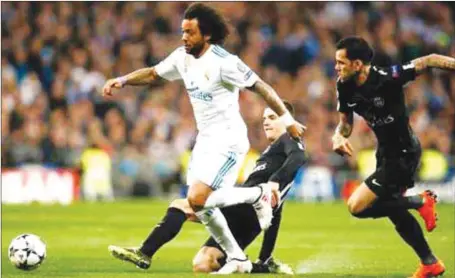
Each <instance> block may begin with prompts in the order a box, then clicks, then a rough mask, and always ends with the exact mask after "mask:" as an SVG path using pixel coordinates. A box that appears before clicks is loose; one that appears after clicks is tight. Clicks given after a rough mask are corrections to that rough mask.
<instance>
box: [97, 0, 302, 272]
mask: <svg viewBox="0 0 455 278" xmlns="http://www.w3.org/2000/svg"><path fill="white" fill-rule="evenodd" d="M182 32H183V35H182V41H183V44H184V46H183V47H179V48H177V49H176V50H175V51H174V52H172V53H171V54H170V55H169V56H168V57H167V58H165V59H164V60H163V61H162V62H160V63H159V64H157V65H155V66H153V67H149V68H143V69H139V70H136V71H134V72H132V73H130V74H127V75H125V76H122V77H118V78H115V79H110V80H108V81H107V82H106V84H105V85H104V87H103V91H102V94H103V96H105V97H107V96H112V95H113V89H118V88H122V87H123V86H125V85H132V86H135V85H146V84H150V83H152V82H153V81H155V80H157V79H159V78H163V79H165V80H169V81H173V80H179V79H181V80H182V81H183V82H184V84H185V87H186V89H187V92H188V96H189V98H190V101H191V104H192V106H193V111H194V116H195V119H196V124H197V129H198V136H197V138H196V145H195V147H194V149H193V152H192V156H191V162H190V166H189V170H188V174H187V184H188V186H189V190H188V195H187V199H188V202H189V204H190V206H191V207H192V208H193V210H194V211H195V212H196V215H197V217H198V218H199V220H200V221H201V222H202V223H203V224H204V225H205V226H206V228H207V230H208V231H209V232H210V234H211V235H212V236H213V238H214V239H215V240H216V241H217V242H218V244H219V245H220V246H221V247H222V248H223V249H224V250H225V252H226V254H227V256H228V262H227V263H226V265H225V266H224V267H223V268H222V269H220V271H219V272H220V273H225V274H227V273H233V272H250V271H251V268H252V264H251V262H250V261H249V260H248V259H247V257H246V255H245V253H244V252H243V251H242V249H241V248H240V247H239V245H238V244H237V242H236V240H235V239H234V237H233V235H232V233H231V231H230V230H229V227H228V225H227V222H226V219H225V218H224V216H223V214H222V213H221V211H220V210H219V208H220V207H225V206H231V205H235V204H240V203H251V204H253V205H254V206H255V208H256V212H257V214H258V219H259V222H260V224H261V227H262V228H263V229H266V228H268V227H269V226H270V222H271V219H272V208H271V199H272V194H274V197H275V198H277V195H278V192H272V189H271V188H270V187H268V186H266V185H265V186H264V185H261V186H260V187H259V186H258V187H253V188H237V187H233V185H234V184H235V181H236V179H237V176H238V173H239V169H240V167H241V165H242V161H243V159H244V157H245V155H246V153H247V152H248V149H249V141H248V136H247V128H246V125H245V122H244V121H243V119H242V117H241V115H240V111H239V104H238V98H239V89H243V88H247V89H249V90H251V91H253V92H256V93H258V94H260V95H261V96H262V97H263V98H264V100H265V102H266V103H267V105H268V106H269V107H270V108H271V109H272V110H274V111H275V113H277V114H278V115H279V116H280V117H281V118H282V120H283V121H284V122H285V124H286V126H287V131H288V132H289V133H290V135H291V136H293V137H295V138H298V137H300V136H301V135H302V134H303V131H304V129H305V127H304V126H302V125H301V124H299V123H298V122H296V121H295V120H294V119H293V117H292V116H291V114H290V113H289V111H287V109H286V107H285V105H284V103H283V102H282V101H281V99H280V98H279V96H278V95H277V93H276V92H275V91H274V90H273V88H271V87H270V86H269V85H268V84H266V83H265V82H264V81H262V80H261V79H260V78H259V77H258V76H257V75H256V74H255V73H254V72H253V71H252V70H251V69H250V68H249V67H248V66H247V65H245V64H244V63H243V62H242V61H241V60H240V59H239V58H238V57H237V56H235V55H232V54H230V53H228V52H227V51H226V50H224V49H223V48H222V47H221V46H220V44H222V43H223V41H224V39H225V38H226V37H227V35H228V34H229V31H228V27H227V24H226V22H225V20H224V18H223V17H222V16H221V15H220V14H219V13H218V12H217V11H216V10H214V9H213V8H211V7H209V6H207V5H205V4H202V3H194V4H192V5H190V6H189V7H188V8H187V10H186V11H185V14H184V19H183V21H182ZM110 251H111V252H113V251H114V252H113V253H116V254H118V253H119V252H116V251H119V250H110ZM120 251H122V250H120ZM129 251H130V252H140V250H129ZM120 255H122V254H121V252H120ZM126 259H128V258H126Z"/></svg>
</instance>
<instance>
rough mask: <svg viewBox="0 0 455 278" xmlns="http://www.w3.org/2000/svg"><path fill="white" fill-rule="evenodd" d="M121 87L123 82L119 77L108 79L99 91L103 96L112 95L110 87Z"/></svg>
mask: <svg viewBox="0 0 455 278" xmlns="http://www.w3.org/2000/svg"><path fill="white" fill-rule="evenodd" d="M122 87H123V84H122V82H121V80H120V79H119V78H114V79H109V80H108V81H106V83H105V84H104V86H103V91H102V92H101V94H102V96H103V97H111V96H113V95H114V94H113V90H112V89H120V88H122Z"/></svg>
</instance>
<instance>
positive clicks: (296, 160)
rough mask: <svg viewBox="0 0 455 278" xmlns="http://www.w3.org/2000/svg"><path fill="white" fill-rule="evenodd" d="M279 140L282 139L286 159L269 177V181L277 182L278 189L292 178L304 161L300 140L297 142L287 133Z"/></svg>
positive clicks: (303, 150)
mask: <svg viewBox="0 0 455 278" xmlns="http://www.w3.org/2000/svg"><path fill="white" fill-rule="evenodd" d="M281 140H283V141H282V142H281V143H282V144H283V148H284V153H285V154H286V160H285V161H284V163H283V165H282V166H281V167H280V168H279V169H278V170H277V171H276V172H275V173H273V174H272V176H271V177H270V179H269V181H273V182H277V183H279V184H280V190H281V189H282V187H284V186H286V185H288V184H289V183H290V182H292V181H293V180H294V177H295V174H296V173H297V171H298V170H299V169H300V167H302V166H303V165H304V164H305V162H306V157H305V147H304V146H303V143H302V142H297V141H296V140H294V139H292V138H291V137H290V136H289V135H286V136H284V137H283V138H282V139H281Z"/></svg>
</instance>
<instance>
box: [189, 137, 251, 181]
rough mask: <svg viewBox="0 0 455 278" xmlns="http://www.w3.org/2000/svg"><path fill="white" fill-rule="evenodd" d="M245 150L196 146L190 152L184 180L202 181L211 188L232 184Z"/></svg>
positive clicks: (236, 176)
mask: <svg viewBox="0 0 455 278" xmlns="http://www.w3.org/2000/svg"><path fill="white" fill-rule="evenodd" d="M246 153H247V151H238V150H235V149H232V148H217V149H213V148H212V149H211V148H203V147H201V148H197V144H196V146H195V148H194V150H193V153H192V154H191V160H190V165H189V167H188V173H187V176H186V177H187V178H186V182H187V185H188V186H191V185H193V184H195V183H196V182H203V183H205V184H207V185H208V186H210V187H211V188H212V189H213V190H217V189H220V188H222V187H226V186H234V185H235V183H236V181H237V178H238V175H239V172H240V168H241V166H242V164H243V160H244V159H245V155H246Z"/></svg>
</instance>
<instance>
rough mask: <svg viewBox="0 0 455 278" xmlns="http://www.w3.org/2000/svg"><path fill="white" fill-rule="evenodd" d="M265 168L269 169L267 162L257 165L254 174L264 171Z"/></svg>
mask: <svg viewBox="0 0 455 278" xmlns="http://www.w3.org/2000/svg"><path fill="white" fill-rule="evenodd" d="M265 168H267V162H265V163H264V164H259V165H256V167H254V169H253V172H256V171H262V170H264V169H265Z"/></svg>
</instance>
